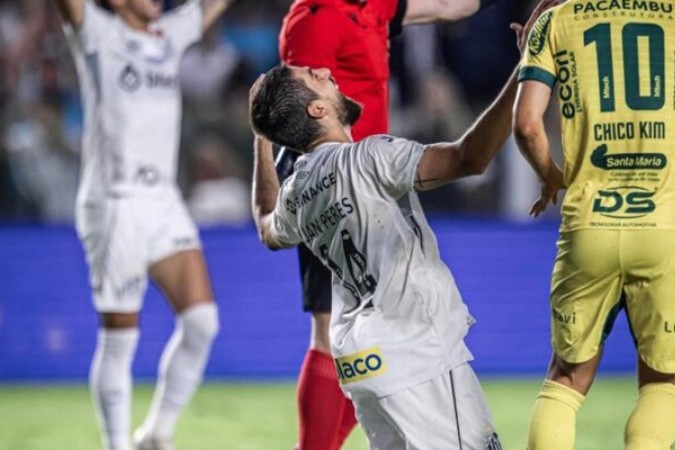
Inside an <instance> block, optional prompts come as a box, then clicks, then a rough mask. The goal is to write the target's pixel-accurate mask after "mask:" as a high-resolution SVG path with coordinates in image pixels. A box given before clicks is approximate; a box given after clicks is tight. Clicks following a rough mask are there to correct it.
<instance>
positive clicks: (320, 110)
mask: <svg viewBox="0 0 675 450" xmlns="http://www.w3.org/2000/svg"><path fill="white" fill-rule="evenodd" d="M307 114H309V117H311V118H313V119H322V118H324V117H326V114H328V103H327V102H326V101H325V100H323V99H316V100H312V101H311V102H309V105H307Z"/></svg>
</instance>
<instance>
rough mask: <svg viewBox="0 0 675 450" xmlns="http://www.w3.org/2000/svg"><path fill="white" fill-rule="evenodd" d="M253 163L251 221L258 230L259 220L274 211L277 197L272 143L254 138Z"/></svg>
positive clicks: (257, 137)
mask: <svg viewBox="0 0 675 450" xmlns="http://www.w3.org/2000/svg"><path fill="white" fill-rule="evenodd" d="M254 146H255V149H254V150H255V151H254V163H253V195H252V201H253V205H252V206H253V220H254V221H255V222H256V225H257V226H258V229H260V222H261V219H262V218H263V217H265V216H267V215H269V214H271V213H272V212H273V211H274V207H275V205H276V201H277V195H279V179H278V178H277V173H276V170H275V169H274V155H273V152H272V143H271V142H270V141H268V140H267V139H265V138H263V137H260V136H256V138H255V143H254Z"/></svg>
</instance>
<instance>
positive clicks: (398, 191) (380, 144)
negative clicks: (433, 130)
mask: <svg viewBox="0 0 675 450" xmlns="http://www.w3.org/2000/svg"><path fill="white" fill-rule="evenodd" d="M424 149H425V147H424V146H423V145H422V144H420V143H418V142H414V141H409V140H407V139H402V138H399V137H394V136H388V135H376V136H372V137H370V138H367V139H366V146H365V148H364V150H365V151H363V152H358V155H359V156H358V157H359V158H361V159H362V164H363V166H365V167H372V169H373V171H374V172H373V174H374V176H376V177H377V181H378V182H379V183H380V184H381V186H382V187H383V188H384V190H385V191H386V192H387V193H388V194H389V195H391V196H392V197H393V198H395V199H399V198H401V197H402V196H403V195H404V194H405V193H406V192H409V191H411V190H412V189H413V186H414V183H415V174H416V173H417V165H418V164H419V161H420V159H421V158H422V155H423V154H424Z"/></svg>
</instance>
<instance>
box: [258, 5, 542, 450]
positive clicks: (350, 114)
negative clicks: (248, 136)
mask: <svg viewBox="0 0 675 450" xmlns="http://www.w3.org/2000/svg"><path fill="white" fill-rule="evenodd" d="M551 3H553V1H550V2H547V3H544V4H542V5H541V6H540V8H539V9H538V10H537V11H536V12H535V14H538V13H540V11H541V10H542V9H543V8H545V7H547V6H549V5H550V4H551ZM532 22H533V21H530V23H532ZM515 28H516V31H517V32H518V33H519V35H522V29H520V27H515ZM520 46H521V48H522V46H523V43H522V39H521V42H520ZM515 91H516V82H515V74H514V76H512V77H511V79H510V80H509V82H508V84H507V86H506V87H505V88H504V89H503V91H502V92H501V94H500V95H499V97H498V98H497V99H496V100H495V102H494V103H493V104H492V105H491V106H490V107H489V108H488V110H487V111H486V112H485V113H484V114H483V115H482V116H481V118H480V119H478V121H477V122H476V123H475V124H474V125H473V126H472V127H471V129H470V130H469V131H468V132H467V133H466V134H465V135H464V136H463V137H462V138H461V139H460V140H459V141H457V142H454V143H438V144H432V145H428V146H424V145H421V144H419V143H416V142H411V141H407V140H405V139H400V138H395V137H392V136H387V135H376V136H372V137H368V138H365V139H363V140H361V141H359V142H356V143H353V141H352V138H351V125H353V124H354V123H355V122H356V120H357V119H358V118H359V116H360V114H361V106H360V105H359V104H358V103H356V102H355V101H354V100H352V99H350V98H349V97H346V96H345V95H344V94H342V93H341V92H340V91H339V90H338V88H337V85H336V83H335V80H334V79H333V77H332V76H331V72H330V70H329V69H325V68H322V69H312V68H309V67H298V66H290V65H286V64H281V65H279V66H277V67H275V68H274V69H272V70H271V71H269V72H268V73H267V74H265V75H263V76H261V77H260V79H259V80H258V81H257V82H256V84H255V85H254V87H253V88H252V90H251V123H252V125H253V127H254V129H255V131H256V132H257V133H258V134H259V135H258V136H257V137H256V151H255V158H256V166H255V170H254V187H253V204H254V219H255V221H256V225H257V227H258V230H259V233H260V237H261V239H262V241H263V242H264V243H265V244H266V245H267V246H268V247H270V248H273V249H274V248H284V247H289V246H292V245H296V244H298V243H301V242H302V243H304V244H305V245H307V247H308V248H309V249H310V250H311V251H312V253H313V254H314V255H316V256H317V257H318V258H319V259H320V260H321V262H322V263H323V264H324V265H326V266H327V267H329V268H330V270H331V272H332V277H333V278H332V281H333V284H332V288H333V294H334V296H333V303H332V319H331V340H330V343H331V350H332V353H333V356H334V357H335V364H336V366H337V373H338V377H339V378H340V382H341V384H342V388H343V390H344V392H345V393H347V394H348V395H349V396H350V398H351V399H352V400H353V402H354V405H355V406H356V414H357V417H358V419H359V421H360V422H361V424H362V425H363V427H364V429H365V431H366V434H367V436H368V439H369V441H370V445H371V448H372V449H385V448H386V449H403V448H418V449H422V448H472V449H479V448H480V449H498V448H500V444H499V440H498V439H497V436H496V433H495V432H494V427H493V425H492V423H491V418H490V415H489V412H488V408H487V405H486V403H485V400H484V397H483V394H482V392H481V389H480V385H479V383H478V381H477V379H476V377H475V375H474V373H473V371H472V370H471V368H470V366H469V365H468V361H469V360H470V359H471V354H470V353H469V351H468V349H467V348H466V346H465V344H464V336H465V334H466V332H467V331H468V328H469V326H470V324H471V323H472V321H473V319H472V317H471V316H470V314H469V313H468V310H467V308H466V306H465V305H464V303H463V301H462V299H461V296H460V294H459V292H458V290H457V287H456V285H455V283H454V280H453V277H452V275H451V274H450V272H449V270H448V268H447V266H446V265H445V264H444V263H443V262H442V261H441V259H440V256H439V253H438V246H437V244H436V239H435V236H434V234H433V232H432V231H431V229H430V227H429V225H428V224H427V222H426V220H425V217H424V214H423V212H422V209H421V206H420V204H419V200H418V198H417V194H416V193H415V191H416V190H427V189H433V188H436V187H439V186H441V185H444V184H447V183H449V182H451V181H452V180H455V179H457V178H461V177H465V176H469V175H472V174H475V173H480V172H482V171H483V170H484V169H485V168H486V167H487V165H488V164H489V163H490V161H491V160H492V159H493V158H494V157H495V156H496V154H497V153H498V151H499V149H500V148H501V146H502V144H503V143H504V141H505V140H506V137H507V136H508V135H509V133H510V129H511V127H510V120H511V108H512V102H513V99H514V97H515ZM263 136H264V137H263ZM268 139H269V140H271V141H274V142H276V143H278V144H280V145H285V146H288V147H291V148H295V149H298V150H299V151H300V152H301V153H302V156H300V158H299V159H298V160H297V162H296V163H295V167H294V170H295V172H294V174H293V175H291V176H290V177H289V178H288V179H286V181H285V182H284V184H283V187H282V188H281V189H280V188H279V181H278V178H277V175H276V172H275V169H274V166H273V155H272V145H271V143H270V141H269V140H268Z"/></svg>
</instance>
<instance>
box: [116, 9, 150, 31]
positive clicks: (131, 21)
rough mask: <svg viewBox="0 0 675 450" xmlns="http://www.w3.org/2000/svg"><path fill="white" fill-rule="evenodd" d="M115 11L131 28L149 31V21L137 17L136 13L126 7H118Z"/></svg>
mask: <svg viewBox="0 0 675 450" xmlns="http://www.w3.org/2000/svg"><path fill="white" fill-rule="evenodd" d="M116 13H117V15H119V16H120V17H121V18H122V20H123V21H124V23H126V24H127V26H128V27H129V28H131V29H132V30H136V31H141V32H145V33H148V32H149V31H150V22H149V21H148V20H145V19H143V18H141V17H138V15H136V14H134V13H133V12H131V11H129V10H128V9H126V8H123V9H119V10H117V11H116Z"/></svg>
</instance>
